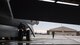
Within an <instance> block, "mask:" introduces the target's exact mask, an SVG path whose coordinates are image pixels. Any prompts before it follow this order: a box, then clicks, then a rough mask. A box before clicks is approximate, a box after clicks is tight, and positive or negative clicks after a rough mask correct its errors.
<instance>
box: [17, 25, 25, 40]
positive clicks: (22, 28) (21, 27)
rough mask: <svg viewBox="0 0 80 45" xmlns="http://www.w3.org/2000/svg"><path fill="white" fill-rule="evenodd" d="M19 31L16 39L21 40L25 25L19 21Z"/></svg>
mask: <svg viewBox="0 0 80 45" xmlns="http://www.w3.org/2000/svg"><path fill="white" fill-rule="evenodd" d="M18 29H19V32H18V39H19V40H22V39H23V33H24V32H23V31H24V30H25V25H24V24H22V23H20V24H19V26H18Z"/></svg>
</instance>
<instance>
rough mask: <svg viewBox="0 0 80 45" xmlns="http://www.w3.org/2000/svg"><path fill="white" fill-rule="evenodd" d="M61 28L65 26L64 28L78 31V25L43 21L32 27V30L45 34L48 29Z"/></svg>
mask: <svg viewBox="0 0 80 45" xmlns="http://www.w3.org/2000/svg"><path fill="white" fill-rule="evenodd" d="M61 26H65V27H68V28H72V29H75V30H77V31H80V25H74V24H64V23H56V22H43V21H39V24H38V25H34V26H33V28H34V32H38V33H46V32H47V30H49V29H52V28H57V27H61Z"/></svg>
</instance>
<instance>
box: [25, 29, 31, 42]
mask: <svg viewBox="0 0 80 45" xmlns="http://www.w3.org/2000/svg"><path fill="white" fill-rule="evenodd" d="M26 41H30V30H27V31H26Z"/></svg>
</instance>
